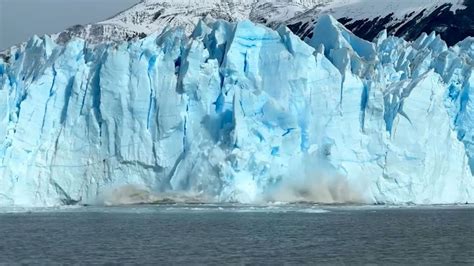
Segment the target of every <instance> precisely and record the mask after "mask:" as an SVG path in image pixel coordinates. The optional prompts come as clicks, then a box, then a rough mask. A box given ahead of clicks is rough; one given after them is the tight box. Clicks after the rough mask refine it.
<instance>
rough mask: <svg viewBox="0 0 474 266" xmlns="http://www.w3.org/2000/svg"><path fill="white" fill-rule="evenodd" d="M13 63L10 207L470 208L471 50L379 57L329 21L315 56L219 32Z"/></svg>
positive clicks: (5, 194)
mask: <svg viewBox="0 0 474 266" xmlns="http://www.w3.org/2000/svg"><path fill="white" fill-rule="evenodd" d="M11 53H12V54H11V57H10V58H9V59H8V60H3V61H2V60H1V59H0V78H1V79H0V123H1V125H0V138H1V139H2V140H3V143H1V146H0V158H1V161H2V164H1V166H0V167H1V168H0V173H1V175H0V206H15V205H21V206H53V205H60V204H75V203H80V204H91V203H92V204H93V203H97V200H98V199H100V198H103V196H104V195H105V194H107V193H109V192H110V191H117V190H118V191H120V188H121V187H126V188H130V187H136V190H137V191H140V193H145V195H148V194H147V193H152V194H153V195H160V193H177V194H179V193H181V192H182V193H183V194H184V193H189V194H192V195H201V196H203V197H205V198H206V199H207V200H210V201H217V202H224V201H238V202H244V203H248V202H267V201H300V200H310V201H318V202H327V203H332V202H364V203H395V204H397V203H407V202H413V203H420V204H432V203H460V202H462V203H464V202H466V201H468V202H473V201H474V178H473V176H472V173H471V170H473V169H474V135H473V134H474V130H472V128H473V126H474V117H472V116H474V112H473V111H472V110H471V109H472V108H473V107H474V106H473V102H472V101H471V98H472V97H471V93H472V92H473V91H474V90H473V89H474V88H473V86H474V75H473V74H472V73H473V65H474V63H473V62H474V39H473V38H468V39H466V40H464V41H462V42H460V43H459V44H458V45H456V46H454V47H447V45H446V44H445V43H444V42H443V41H442V40H441V39H440V38H439V37H438V36H436V35H435V34H434V33H433V34H431V35H429V36H428V35H423V36H421V37H420V38H419V39H418V40H417V41H415V42H413V43H410V42H406V41H404V40H403V39H399V38H396V37H392V36H390V37H389V36H387V34H386V33H385V32H382V33H381V34H380V35H379V36H378V37H377V38H376V39H375V40H374V42H373V43H371V42H367V41H365V40H362V39H360V38H358V37H356V36H355V35H353V34H352V33H351V32H349V31H348V30H346V29H345V28H344V27H343V26H342V25H341V24H339V23H338V22H337V21H336V20H334V19H333V18H332V17H330V16H324V17H322V18H321V19H320V20H319V22H318V23H317V24H316V26H315V29H314V35H313V37H312V38H311V39H307V40H305V41H302V40H300V39H299V38H298V37H296V36H295V35H293V34H292V33H291V32H290V31H289V30H288V29H286V28H285V27H281V28H279V29H278V30H277V31H273V30H271V29H268V28H265V27H263V26H259V25H254V24H252V23H251V22H249V21H243V22H239V23H236V24H233V23H229V22H225V21H215V22H212V23H208V24H206V23H204V22H200V23H199V24H198V25H197V27H196V29H195V31H194V33H193V34H192V35H191V36H189V37H188V36H186V35H185V33H184V31H183V30H180V29H172V30H168V31H165V32H164V33H162V34H160V35H157V34H155V35H151V36H148V37H146V38H145V39H142V40H135V41H132V42H125V43H121V44H102V45H99V46H90V45H88V44H87V43H85V42H84V41H83V40H81V39H74V40H72V41H70V42H69V43H67V44H66V45H65V46H60V45H57V44H55V43H54V42H53V41H52V40H51V39H50V38H49V37H47V36H45V37H44V38H38V37H34V38H32V39H31V40H30V41H29V43H28V44H27V46H26V47H25V48H20V49H18V50H16V51H15V50H12V52H11ZM471 132H472V133H471ZM127 191H128V192H127V193H128V194H129V191H130V190H129V189H127ZM132 191H133V190H132ZM147 191H148V192H147ZM132 194H133V193H132ZM132 197H133V195H132ZM137 197H138V196H137ZM147 197H148V196H147ZM138 198H141V197H138Z"/></svg>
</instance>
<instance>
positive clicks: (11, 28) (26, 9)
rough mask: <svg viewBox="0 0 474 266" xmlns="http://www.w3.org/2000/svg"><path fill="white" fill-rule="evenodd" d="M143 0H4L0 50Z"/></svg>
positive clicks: (0, 3)
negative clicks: (34, 36) (36, 35)
mask: <svg viewBox="0 0 474 266" xmlns="http://www.w3.org/2000/svg"><path fill="white" fill-rule="evenodd" d="M137 2H139V0H0V50H3V49H6V48H8V47H10V46H12V45H14V44H17V43H20V42H23V41H25V40H28V39H29V38H30V37H31V36H33V35H34V34H38V35H41V34H45V33H55V32H59V31H61V30H63V29H65V28H68V27H70V26H73V25H76V24H86V23H92V22H98V21H101V20H104V19H106V18H108V17H111V16H113V15H115V14H117V13H118V12H120V11H122V10H125V9H127V8H128V7H130V6H132V5H134V4H135V3H137Z"/></svg>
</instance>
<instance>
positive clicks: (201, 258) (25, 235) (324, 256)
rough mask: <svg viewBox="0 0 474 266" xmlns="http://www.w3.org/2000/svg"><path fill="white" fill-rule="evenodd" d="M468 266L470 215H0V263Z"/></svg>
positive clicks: (228, 211)
mask: <svg viewBox="0 0 474 266" xmlns="http://www.w3.org/2000/svg"><path fill="white" fill-rule="evenodd" d="M317 262H318V263H326V264H360V263H378V264H388V263H396V264H412V263H421V264H433V263H436V264H450V263H467V264H474V208H472V207H431V208H386V207H377V208H375V207H321V206H287V207H249V206H241V207H238V206H179V207H171V206H140V207H120V208H119V207H114V208H81V209H68V210H55V211H41V212H32V213H3V214H0V264H10V263H32V264H52V263H62V264H71V263H82V264H91V263H132V264H136V263H138V264H143V263H161V264H169V263H174V264H222V263H226V264H227V263H230V264H302V263H306V264H311V263H313V264H314V263H317Z"/></svg>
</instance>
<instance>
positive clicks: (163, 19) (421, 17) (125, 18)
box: [58, 0, 474, 45]
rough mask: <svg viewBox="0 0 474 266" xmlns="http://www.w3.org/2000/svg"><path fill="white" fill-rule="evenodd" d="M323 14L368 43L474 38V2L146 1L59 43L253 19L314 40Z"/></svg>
mask: <svg viewBox="0 0 474 266" xmlns="http://www.w3.org/2000/svg"><path fill="white" fill-rule="evenodd" d="M323 14H331V15H332V16H333V17H335V18H336V19H338V20H339V21H340V22H341V23H342V24H344V25H345V26H346V27H347V28H348V29H350V30H351V31H353V32H354V33H355V34H356V35H358V36H359V37H362V38H364V39H367V40H372V39H373V38H374V37H375V36H376V35H377V34H378V33H379V32H380V31H381V30H383V29H384V28H387V29H388V33H389V34H394V35H396V36H401V37H404V38H405V39H407V40H414V39H416V38H417V37H418V36H419V35H420V34H421V33H422V32H426V33H431V32H432V31H437V32H438V33H439V34H441V36H442V37H443V39H444V40H446V42H447V43H448V44H449V45H454V44H456V43H457V42H458V41H461V40H463V39H464V38H466V37H467V36H472V35H474V26H473V25H474V15H473V14H474V1H473V0H416V1H412V0H204V1H200V0H145V1H143V2H141V3H138V4H137V5H135V6H134V7H132V8H130V9H129V10H126V11H124V12H122V13H120V14H118V15H116V16H114V17H113V18H111V19H108V20H106V21H103V22H100V23H98V24H93V25H86V26H80V25H78V26H75V27H72V28H70V29H68V30H66V31H64V32H62V33H60V34H59V35H58V38H59V39H58V41H59V42H63V43H64V42H66V41H68V40H70V39H71V37H72V36H76V37H81V38H84V39H86V40H88V41H89V42H95V43H101V42H103V41H106V40H114V41H120V40H129V39H131V38H134V37H145V36H146V35H148V34H151V33H153V32H161V31H163V30H164V29H165V28H167V27H176V26H182V27H184V28H185V30H186V32H187V33H190V32H191V31H192V30H193V29H194V27H195V26H196V24H197V23H198V21H199V20H201V19H206V21H208V22H210V21H212V20H214V19H224V20H227V21H241V20H243V19H249V20H251V21H253V22H255V23H261V24H265V25H267V26H269V27H272V28H276V27H278V26H279V25H280V24H284V25H287V26H288V27H289V28H290V29H291V30H292V31H293V32H294V33H295V34H297V35H298V36H300V37H302V38H304V37H309V38H310V37H311V35H312V29H313V26H314V23H315V21H317V19H318V17H319V16H321V15H323Z"/></svg>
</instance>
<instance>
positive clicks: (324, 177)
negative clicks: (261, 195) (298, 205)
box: [266, 156, 368, 204]
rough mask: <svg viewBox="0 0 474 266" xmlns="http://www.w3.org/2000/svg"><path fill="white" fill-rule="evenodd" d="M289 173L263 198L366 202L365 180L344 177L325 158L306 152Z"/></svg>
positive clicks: (279, 200)
mask: <svg viewBox="0 0 474 266" xmlns="http://www.w3.org/2000/svg"><path fill="white" fill-rule="evenodd" d="M291 173H293V175H292V176H288V177H285V178H283V179H282V180H281V182H280V183H279V184H278V185H277V186H276V187H275V188H274V189H272V190H271V191H270V193H268V195H266V200H267V201H278V202H299V201H305V202H315V203H324V204H335V203H347V204H351V203H352V204H353V203H368V200H367V197H366V195H365V187H366V185H367V180H357V182H354V181H351V180H348V179H347V178H346V177H345V176H343V175H342V174H340V173H338V172H337V171H336V169H334V167H333V166H331V165H330V164H329V163H328V162H327V160H325V159H321V158H318V157H317V156H316V157H311V156H307V157H306V158H305V159H304V160H303V163H302V164H301V165H300V164H298V165H295V166H293V170H292V171H291Z"/></svg>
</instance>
